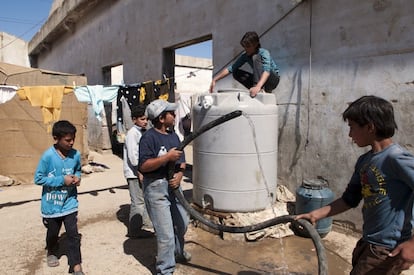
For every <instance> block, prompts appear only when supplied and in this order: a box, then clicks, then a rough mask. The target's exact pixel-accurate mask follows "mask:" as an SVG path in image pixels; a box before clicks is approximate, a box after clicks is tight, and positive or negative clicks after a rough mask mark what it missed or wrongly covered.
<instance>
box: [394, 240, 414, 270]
mask: <svg viewBox="0 0 414 275" xmlns="http://www.w3.org/2000/svg"><path fill="white" fill-rule="evenodd" d="M397 255H400V257H401V259H402V260H403V262H402V263H401V266H402V269H403V270H407V269H409V268H410V267H411V266H412V265H413V264H414V239H413V238H411V239H410V240H408V241H405V242H403V243H400V244H399V245H398V246H397V247H396V248H394V250H393V251H391V253H390V254H388V256H390V257H395V256H397Z"/></svg>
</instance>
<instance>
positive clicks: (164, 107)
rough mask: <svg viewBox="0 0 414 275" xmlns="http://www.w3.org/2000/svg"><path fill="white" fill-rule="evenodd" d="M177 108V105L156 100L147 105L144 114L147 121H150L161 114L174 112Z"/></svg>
mask: <svg viewBox="0 0 414 275" xmlns="http://www.w3.org/2000/svg"><path fill="white" fill-rule="evenodd" d="M177 107H178V105H177V104H176V103H171V102H168V101H166V100H163V99H156V100H154V101H152V102H151V103H150V104H148V106H147V109H146V110H145V113H146V115H147V117H148V119H150V120H152V119H154V118H157V117H158V116H159V115H161V113H162V112H166V111H175V110H176V109H177Z"/></svg>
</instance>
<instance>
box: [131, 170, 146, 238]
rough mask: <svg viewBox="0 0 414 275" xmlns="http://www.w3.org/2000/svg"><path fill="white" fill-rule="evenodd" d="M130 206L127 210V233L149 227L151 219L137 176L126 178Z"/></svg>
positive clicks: (135, 232)
mask: <svg viewBox="0 0 414 275" xmlns="http://www.w3.org/2000/svg"><path fill="white" fill-rule="evenodd" d="M127 182H128V188H129V196H130V197H131V208H130V210H129V226H128V235H134V234H137V233H138V232H139V231H140V230H141V228H142V227H144V228H145V227H146V228H151V227H152V224H151V220H150V218H149V216H148V212H147V209H146V207H145V201H144V194H143V192H142V188H141V187H140V184H139V181H138V179H137V178H129V179H127Z"/></svg>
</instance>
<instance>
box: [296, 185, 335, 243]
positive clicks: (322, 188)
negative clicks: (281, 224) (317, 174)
mask: <svg viewBox="0 0 414 275" xmlns="http://www.w3.org/2000/svg"><path fill="white" fill-rule="evenodd" d="M333 198H334V194H333V192H332V191H331V189H329V187H328V183H327V181H325V180H322V179H314V180H304V181H303V182H302V185H301V186H300V187H299V188H298V189H296V205H295V208H296V214H303V213H307V212H310V211H312V210H314V209H317V208H321V207H322V206H325V205H327V204H329V203H331V202H332V201H333ZM315 228H316V230H317V231H318V233H319V235H320V236H321V237H325V236H326V235H327V234H328V233H329V232H330V231H331V229H332V217H329V218H325V219H322V220H319V221H318V222H317V223H316V227H315ZM299 233H302V234H303V235H304V234H305V233H303V232H299Z"/></svg>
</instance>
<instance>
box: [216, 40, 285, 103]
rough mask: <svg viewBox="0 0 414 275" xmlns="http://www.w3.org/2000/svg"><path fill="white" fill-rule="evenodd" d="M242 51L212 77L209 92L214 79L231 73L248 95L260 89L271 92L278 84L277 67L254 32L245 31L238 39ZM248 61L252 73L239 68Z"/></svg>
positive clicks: (254, 93) (253, 95)
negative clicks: (234, 59) (247, 91)
mask: <svg viewBox="0 0 414 275" xmlns="http://www.w3.org/2000/svg"><path fill="white" fill-rule="evenodd" d="M240 45H241V46H242V47H243V49H244V52H243V53H242V54H241V55H240V56H239V57H238V58H237V60H236V61H235V62H234V63H233V65H230V66H228V67H227V68H225V69H223V70H222V71H221V72H220V73H219V74H218V75H217V76H215V77H213V80H212V81H211V85H210V93H211V92H213V89H214V87H215V85H216V81H218V80H220V79H222V78H224V77H226V76H227V75H229V74H233V77H234V79H236V80H237V81H238V82H240V83H241V84H243V86H245V87H246V88H247V89H249V92H250V96H251V97H255V96H256V95H257V93H258V92H260V91H261V90H262V89H263V90H264V91H265V92H266V93H271V92H272V91H273V90H274V89H276V87H277V85H278V84H279V80H280V76H279V68H278V66H277V65H276V62H275V61H274V60H273V58H272V57H271V56H270V52H269V51H268V50H266V49H264V48H262V46H261V45H260V40H259V36H258V35H257V33H256V32H246V33H245V34H244V36H243V37H242V39H241V41H240ZM245 63H248V64H249V65H250V67H251V68H252V70H253V73H250V72H246V71H244V70H242V69H240V67H241V66H243V65H244V64H245Z"/></svg>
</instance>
